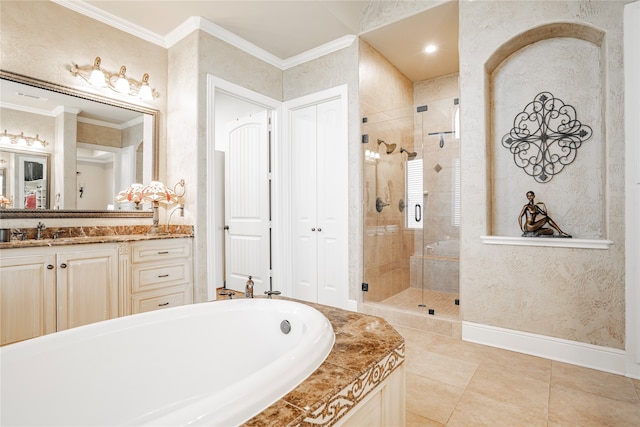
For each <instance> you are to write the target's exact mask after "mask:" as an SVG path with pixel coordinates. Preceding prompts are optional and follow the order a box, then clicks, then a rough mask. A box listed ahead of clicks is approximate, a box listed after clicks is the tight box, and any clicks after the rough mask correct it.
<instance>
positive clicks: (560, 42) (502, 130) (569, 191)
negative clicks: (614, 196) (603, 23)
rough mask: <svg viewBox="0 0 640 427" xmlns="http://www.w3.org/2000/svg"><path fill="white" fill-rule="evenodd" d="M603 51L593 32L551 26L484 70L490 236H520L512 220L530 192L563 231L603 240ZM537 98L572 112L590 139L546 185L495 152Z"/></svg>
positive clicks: (504, 51)
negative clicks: (545, 98) (547, 97)
mask: <svg viewBox="0 0 640 427" xmlns="http://www.w3.org/2000/svg"><path fill="white" fill-rule="evenodd" d="M605 43H606V39H605V33H604V31H602V30H600V29H598V28H596V27H593V26H590V25H585V24H581V23H575V22H556V23H551V24H546V25H542V26H539V27H535V28H531V29H529V30H527V31H524V32H522V33H520V34H518V35H517V36H515V37H513V38H511V39H509V40H508V41H506V42H505V43H503V44H502V45H501V46H500V47H499V48H497V49H496V50H495V52H494V53H493V54H492V55H491V56H490V58H489V59H488V60H487V62H486V63H485V72H486V74H485V78H486V79H487V83H488V84H487V88H488V89H487V90H488V93H487V96H486V99H487V103H488V105H487V111H488V115H487V120H488V126H487V130H488V135H487V144H488V145H487V154H488V160H489V161H488V163H487V166H488V168H489V170H488V177H489V183H488V190H489V191H488V200H487V202H488V203H487V211H488V215H489V221H488V227H489V230H488V232H489V235H493V236H511V237H518V236H520V235H521V234H522V231H521V230H520V228H519V225H518V216H519V213H520V211H521V209H522V206H523V205H524V204H525V203H527V199H526V192H527V191H529V190H532V191H534V192H535V193H536V202H539V201H542V202H544V203H545V205H546V207H547V208H548V211H549V213H550V216H551V217H552V218H553V219H554V220H555V221H556V223H558V224H559V225H560V227H561V228H562V229H563V231H565V232H567V233H569V234H571V235H572V236H574V237H576V238H582V239H596V240H597V239H605V238H606V217H605V216H606V209H605V208H606V161H605V160H606V147H605V142H606V141H605V113H604V111H606V108H605V107H606V105H605V104H606V96H605V93H606V92H605V71H604V70H605V68H606V67H605V55H604V52H603V51H604V50H605ZM542 92H549V93H550V94H552V95H553V96H554V97H555V98H557V99H559V100H560V101H562V102H564V104H565V105H570V106H572V107H573V108H575V112H576V116H575V118H576V119H577V120H579V121H580V122H581V123H582V124H583V125H586V126H588V127H589V128H590V129H591V131H592V135H591V137H590V138H588V139H587V140H586V141H584V142H583V143H582V144H581V146H580V148H578V149H577V152H576V156H575V160H573V162H571V163H570V164H568V165H566V166H564V168H563V170H562V171H561V172H560V173H557V174H556V175H553V177H551V178H550V179H548V180H547V181H546V182H539V181H536V180H535V179H534V178H533V177H532V176H529V175H527V173H525V172H524V170H523V169H521V168H520V167H518V166H517V165H516V162H515V160H514V155H513V154H512V153H511V152H510V151H509V149H508V148H506V147H505V146H503V144H502V139H503V137H504V136H505V135H506V134H508V133H509V131H510V130H511V128H512V127H513V126H514V121H515V117H516V116H517V115H518V114H519V113H521V112H522V111H524V110H525V107H526V106H527V104H529V103H531V102H532V101H534V99H537V96H538V95H539V94H540V93H542ZM557 105H558V104H557Z"/></svg>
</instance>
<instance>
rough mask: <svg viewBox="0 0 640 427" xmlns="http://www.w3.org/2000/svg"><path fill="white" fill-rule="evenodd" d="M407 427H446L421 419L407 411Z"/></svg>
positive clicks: (427, 419)
mask: <svg viewBox="0 0 640 427" xmlns="http://www.w3.org/2000/svg"><path fill="white" fill-rule="evenodd" d="M406 427H444V424H440V423H438V422H436V421H433V420H430V419H429V418H425V417H421V416H420V415H418V414H414V413H413V412H410V411H407V424H406Z"/></svg>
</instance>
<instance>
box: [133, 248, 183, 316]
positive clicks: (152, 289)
mask: <svg viewBox="0 0 640 427" xmlns="http://www.w3.org/2000/svg"><path fill="white" fill-rule="evenodd" d="M191 242H192V241H191V239H182V238H181V239H160V240H146V241H139V242H134V243H131V245H130V253H131V286H130V287H129V298H128V303H129V312H128V314H135V313H143V312H146V311H153V310H160V309H163V308H170V307H177V306H180V305H185V304H191V303H192V300H193V296H192V295H193V279H192V276H193V265H192V256H191V245H192V243H191Z"/></svg>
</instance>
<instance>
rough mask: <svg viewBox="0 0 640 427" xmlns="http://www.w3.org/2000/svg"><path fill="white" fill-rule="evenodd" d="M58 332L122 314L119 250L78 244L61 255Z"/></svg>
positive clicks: (58, 288) (58, 262)
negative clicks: (119, 302) (119, 309)
mask: <svg viewBox="0 0 640 427" xmlns="http://www.w3.org/2000/svg"><path fill="white" fill-rule="evenodd" d="M57 296H58V331H62V330H64V329H69V328H73V327H76V326H81V325H86V324H89V323H93V322H99V321H101V320H107V319H113V318H116V317H118V249H117V247H116V246H115V245H113V246H111V245H108V246H107V245H101V246H100V247H99V248H95V249H94V248H88V247H82V246H76V247H73V248H71V249H69V250H61V251H59V252H58V256H57Z"/></svg>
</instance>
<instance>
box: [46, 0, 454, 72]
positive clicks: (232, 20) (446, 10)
mask: <svg viewBox="0 0 640 427" xmlns="http://www.w3.org/2000/svg"><path fill="white" fill-rule="evenodd" d="M57 2H58V3H59V4H61V5H63V6H66V7H72V4H71V3H75V4H76V5H77V4H84V6H85V7H86V8H87V9H88V10H89V11H91V12H93V15H94V16H92V17H94V18H95V17H96V16H98V19H100V17H103V18H104V19H101V20H103V22H112V23H113V22H118V23H121V24H124V26H130V27H132V28H138V29H143V30H144V31H146V32H148V33H152V34H154V35H156V36H157V37H158V38H160V39H165V40H166V39H167V38H168V36H170V35H171V33H172V32H173V31H174V30H175V29H176V28H178V27H179V26H180V25H181V24H183V23H184V22H185V21H186V20H188V19H189V18H190V17H192V16H200V17H203V18H205V19H206V20H208V21H210V22H213V23H214V24H216V25H218V26H220V27H222V28H224V29H225V30H227V31H230V32H231V33H233V34H235V35H236V36H239V37H240V38H242V39H244V40H246V41H248V42H250V43H252V44H253V45H255V46H257V47H258V48H261V49H263V50H264V51H266V52H269V53H271V54H272V55H274V56H275V57H277V58H280V59H282V60H285V59H288V58H291V57H294V56H296V55H300V54H303V53H304V52H307V51H309V50H311V49H314V48H317V47H319V46H322V45H324V44H326V43H329V42H332V41H334V40H337V39H340V38H341V37H344V36H347V35H360V36H361V37H362V38H363V39H364V40H365V41H367V43H369V44H370V45H372V46H373V47H374V48H375V49H376V50H378V51H379V52H380V53H382V54H383V55H384V56H385V57H386V58H387V59H389V61H390V62H391V63H393V64H394V65H395V66H396V67H397V68H398V69H399V70H400V71H401V72H402V73H403V74H405V75H406V76H407V77H408V78H409V79H410V80H412V81H421V80H427V79H430V78H433V77H437V76H441V75H445V74H450V73H454V72H457V71H458V1H457V0H447V1H442V2H441V4H439V5H438V6H435V7H432V8H430V9H428V10H426V11H423V12H420V13H418V14H416V15H413V16H410V17H408V18H405V19H403V20H401V21H397V22H395V23H393V24H390V25H387V26H384V27H380V28H377V29H374V30H372V31H368V32H366V33H360V20H361V16H362V14H363V12H364V11H365V8H366V6H367V4H368V3H369V1H358V0H338V1H331V0H289V1H270V0H261V1H237V0H236V1H219V0H214V1H206V0H199V1H175V0H133V1H105V0H95V1H94V0H85V1H84V2H75V1H74V2H69V1H65V0H57ZM389 3H397V2H396V1H395V0H394V1H389ZM434 3H437V2H434ZM74 9H75V10H78V9H77V8H75V7H74ZM430 43H433V44H437V45H438V46H439V50H438V51H437V52H436V53H434V54H431V55H426V54H424V53H423V49H424V47H425V46H426V45H427V44H430Z"/></svg>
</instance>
